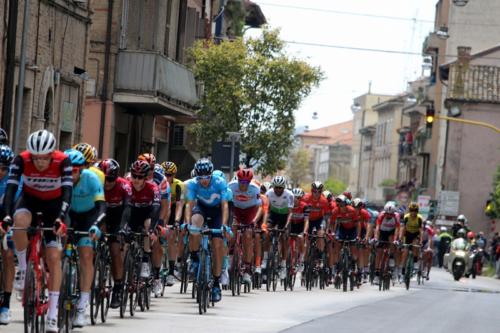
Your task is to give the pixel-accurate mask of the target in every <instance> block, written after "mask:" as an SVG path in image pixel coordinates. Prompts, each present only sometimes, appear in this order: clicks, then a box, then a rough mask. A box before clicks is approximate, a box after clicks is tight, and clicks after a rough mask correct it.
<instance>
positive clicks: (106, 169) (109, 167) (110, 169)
mask: <svg viewBox="0 0 500 333" xmlns="http://www.w3.org/2000/svg"><path fill="white" fill-rule="evenodd" d="M97 167H98V168H99V169H101V171H102V172H103V173H104V175H105V176H106V177H109V178H116V177H118V173H119V172H120V165H119V164H118V162H117V161H115V160H114V159H112V158H108V159H105V160H102V161H101V162H99V164H98V165H97Z"/></svg>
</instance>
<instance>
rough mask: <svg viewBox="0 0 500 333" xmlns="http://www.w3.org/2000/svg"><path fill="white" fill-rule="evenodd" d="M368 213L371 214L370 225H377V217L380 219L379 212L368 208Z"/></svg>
mask: <svg viewBox="0 0 500 333" xmlns="http://www.w3.org/2000/svg"><path fill="white" fill-rule="evenodd" d="M366 210H367V211H368V213H370V216H371V218H370V224H371V225H375V221H377V217H378V214H379V213H378V212H377V211H376V210H374V209H371V208H367V209H366Z"/></svg>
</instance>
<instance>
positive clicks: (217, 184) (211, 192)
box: [186, 177, 231, 207]
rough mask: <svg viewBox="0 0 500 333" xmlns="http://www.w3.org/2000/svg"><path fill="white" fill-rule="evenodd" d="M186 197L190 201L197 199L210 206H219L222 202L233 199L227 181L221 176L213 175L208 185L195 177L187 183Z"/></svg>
mask: <svg viewBox="0 0 500 333" xmlns="http://www.w3.org/2000/svg"><path fill="white" fill-rule="evenodd" d="M186 198H187V200H188V201H193V200H197V201H198V203H201V204H203V205H204V206H208V207H214V206H219V205H220V204H221V202H223V201H229V200H230V199H231V198H230V193H228V190H227V186H226V182H225V181H224V180H223V179H222V178H219V177H211V178H210V183H209V184H208V186H207V187H204V186H202V185H201V183H200V181H199V180H198V179H196V178H193V181H190V182H188V183H187V184H186Z"/></svg>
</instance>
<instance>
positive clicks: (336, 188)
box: [324, 178, 347, 195]
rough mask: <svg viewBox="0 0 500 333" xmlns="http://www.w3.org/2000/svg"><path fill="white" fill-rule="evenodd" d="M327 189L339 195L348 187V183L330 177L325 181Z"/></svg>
mask: <svg viewBox="0 0 500 333" xmlns="http://www.w3.org/2000/svg"><path fill="white" fill-rule="evenodd" d="M324 185H325V190H328V191H330V192H332V193H333V195H339V194H341V193H342V192H344V191H345V190H346V189H347V185H346V184H344V183H343V182H342V181H341V180H337V179H333V178H329V179H328V180H327V181H326V182H325V183H324Z"/></svg>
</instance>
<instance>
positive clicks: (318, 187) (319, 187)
mask: <svg viewBox="0 0 500 333" xmlns="http://www.w3.org/2000/svg"><path fill="white" fill-rule="evenodd" d="M323 187H324V186H323V183H322V182H320V181H318V180H317V181H315V182H314V183H312V184H311V190H312V191H319V192H323Z"/></svg>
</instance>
